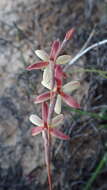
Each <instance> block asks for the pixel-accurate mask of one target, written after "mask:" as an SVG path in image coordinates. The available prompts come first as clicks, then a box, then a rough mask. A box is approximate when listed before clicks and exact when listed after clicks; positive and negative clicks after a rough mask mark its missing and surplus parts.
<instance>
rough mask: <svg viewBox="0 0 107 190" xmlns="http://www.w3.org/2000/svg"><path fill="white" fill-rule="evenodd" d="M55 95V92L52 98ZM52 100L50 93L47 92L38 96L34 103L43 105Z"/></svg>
mask: <svg viewBox="0 0 107 190" xmlns="http://www.w3.org/2000/svg"><path fill="white" fill-rule="evenodd" d="M54 95H55V92H52V97H53V96H54ZM49 98H50V92H45V93H43V94H41V95H39V96H37V97H36V98H35V99H34V103H35V104H38V103H42V102H45V101H47V100H49Z"/></svg>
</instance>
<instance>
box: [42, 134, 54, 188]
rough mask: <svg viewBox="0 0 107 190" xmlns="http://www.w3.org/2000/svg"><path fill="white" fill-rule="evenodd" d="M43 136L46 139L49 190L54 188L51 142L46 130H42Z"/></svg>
mask: <svg viewBox="0 0 107 190" xmlns="http://www.w3.org/2000/svg"><path fill="white" fill-rule="evenodd" d="M42 136H43V139H44V150H45V162H46V167H47V173H48V183H49V190H52V177H51V168H50V144H49V140H48V134H47V133H46V131H43V132H42Z"/></svg>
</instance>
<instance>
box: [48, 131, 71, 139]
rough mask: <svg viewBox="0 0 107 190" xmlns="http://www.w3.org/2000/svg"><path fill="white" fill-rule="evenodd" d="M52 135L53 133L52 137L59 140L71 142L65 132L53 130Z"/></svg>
mask: <svg viewBox="0 0 107 190" xmlns="http://www.w3.org/2000/svg"><path fill="white" fill-rule="evenodd" d="M50 133H51V135H52V136H54V137H56V138H58V139H61V140H69V138H70V137H69V136H67V135H65V134H64V133H63V132H61V131H59V130H57V129H55V128H52V129H51V130H50Z"/></svg>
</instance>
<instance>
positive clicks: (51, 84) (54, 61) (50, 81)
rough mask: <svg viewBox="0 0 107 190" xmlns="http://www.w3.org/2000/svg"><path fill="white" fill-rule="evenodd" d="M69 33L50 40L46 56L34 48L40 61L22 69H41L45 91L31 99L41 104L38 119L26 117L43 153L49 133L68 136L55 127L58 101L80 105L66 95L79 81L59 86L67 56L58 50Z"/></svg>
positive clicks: (63, 74)
mask: <svg viewBox="0 0 107 190" xmlns="http://www.w3.org/2000/svg"><path fill="white" fill-rule="evenodd" d="M73 33H74V29H70V30H69V31H68V32H67V33H66V35H65V38H64V40H63V41H62V42H61V41H60V40H55V41H54V42H53V43H52V46H51V51H50V54H49V55H48V54H47V52H45V51H44V50H36V51H35V54H36V55H37V56H38V57H39V58H40V59H41V61H39V62H37V63H34V64H32V65H30V66H28V67H27V68H26V69H27V70H28V71H31V70H37V69H41V70H42V72H43V79H42V81H41V84H42V85H43V86H44V87H45V88H47V90H48V91H46V92H44V93H42V94H40V95H39V96H37V97H36V98H35V99H34V103H35V104H38V103H41V105H42V119H40V118H39V117H38V116H37V115H34V114H32V115H31V116H30V121H31V122H32V123H33V124H34V125H35V127H34V128H33V129H32V136H35V135H37V134H39V133H42V136H43V139H44V141H45V142H46V143H44V144H45V152H47V153H46V154H48V153H49V150H47V147H48V146H49V143H47V142H49V141H50V136H54V137H57V138H59V139H62V140H68V139H69V136H67V135H65V134H64V133H63V132H61V131H59V130H58V129H56V127H57V126H59V125H61V124H62V122H63V120H64V116H63V114H61V101H64V102H65V103H66V104H67V105H68V106H70V107H73V108H80V105H79V103H77V101H76V100H75V99H74V98H73V97H72V96H71V95H70V93H71V92H73V91H74V90H76V89H77V88H79V87H80V83H79V81H70V82H68V83H67V84H64V85H63V83H64V79H66V78H67V74H66V73H65V72H64V69H63V68H64V64H67V63H69V62H70V60H71V56H70V55H60V54H61V50H62V49H63V47H64V46H65V44H66V42H67V41H68V40H69V39H70V38H72V35H73ZM54 112H55V113H56V114H58V115H57V116H56V117H54V118H53V116H52V115H53V113H54ZM44 137H45V138H44ZM48 148H49V147H48ZM47 157H48V155H47V156H46V162H47V165H48V161H47V160H48V159H47ZM49 177H50V176H49ZM49 181H50V179H49ZM49 183H50V182H49ZM50 189H51V183H50Z"/></svg>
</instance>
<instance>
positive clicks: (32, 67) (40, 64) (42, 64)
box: [26, 61, 49, 71]
mask: <svg viewBox="0 0 107 190" xmlns="http://www.w3.org/2000/svg"><path fill="white" fill-rule="evenodd" d="M48 64H49V63H48V62H43V61H41V62H38V63H34V64H32V65H30V66H28V67H27V68H26V70H28V71H31V70H35V69H42V68H44V67H46V66H47V65H48Z"/></svg>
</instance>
